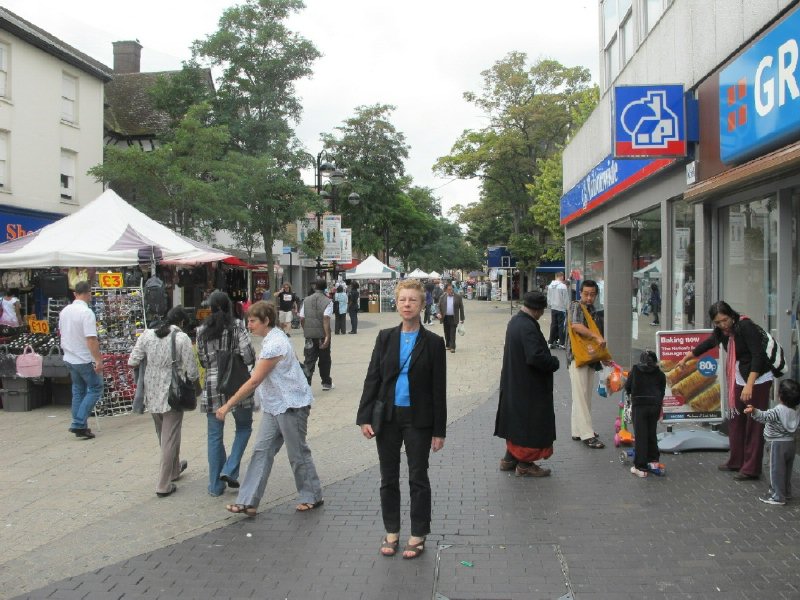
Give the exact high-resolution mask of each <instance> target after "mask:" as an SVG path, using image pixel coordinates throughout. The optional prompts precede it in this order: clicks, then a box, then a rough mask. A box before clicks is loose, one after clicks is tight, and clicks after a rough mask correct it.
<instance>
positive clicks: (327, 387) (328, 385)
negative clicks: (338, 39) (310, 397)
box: [322, 383, 336, 392]
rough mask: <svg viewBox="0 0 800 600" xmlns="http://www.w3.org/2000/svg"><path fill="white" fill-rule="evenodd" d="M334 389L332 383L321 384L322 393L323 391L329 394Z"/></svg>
mask: <svg viewBox="0 0 800 600" xmlns="http://www.w3.org/2000/svg"><path fill="white" fill-rule="evenodd" d="M335 387H336V386H335V385H333V384H332V383H323V384H322V391H323V392H329V391H331V390H332V389H333V388H335Z"/></svg>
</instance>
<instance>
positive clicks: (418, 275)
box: [406, 267, 430, 279]
mask: <svg viewBox="0 0 800 600" xmlns="http://www.w3.org/2000/svg"><path fill="white" fill-rule="evenodd" d="M406 277H410V278H412V279H427V278H428V277H430V276H429V275H428V274H427V273H426V272H425V271H423V270H422V269H420V268H419V267H417V268H416V269H414V270H413V271H411V273H409V274H408V275H406Z"/></svg>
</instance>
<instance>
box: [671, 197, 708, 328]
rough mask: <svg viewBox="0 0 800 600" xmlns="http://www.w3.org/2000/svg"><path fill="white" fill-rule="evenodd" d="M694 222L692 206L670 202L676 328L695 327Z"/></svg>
mask: <svg viewBox="0 0 800 600" xmlns="http://www.w3.org/2000/svg"><path fill="white" fill-rule="evenodd" d="M694 225H695V224H694V206H692V205H691V204H689V203H688V202H683V201H680V202H675V203H673V204H672V293H673V294H674V299H673V301H672V328H673V329H678V330H687V329H694V327H695V324H694V314H695V312H696V305H695V286H696V283H695V280H694V240H695V226H694ZM700 325H701V326H702V322H701V323H700Z"/></svg>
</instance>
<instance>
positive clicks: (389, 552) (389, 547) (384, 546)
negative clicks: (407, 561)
mask: <svg viewBox="0 0 800 600" xmlns="http://www.w3.org/2000/svg"><path fill="white" fill-rule="evenodd" d="M399 546H400V538H399V537H398V538H397V539H396V540H395V541H393V542H390V541H389V537H388V536H386V535H385V536H383V541H382V542H381V550H380V552H381V555H383V556H387V557H388V556H394V555H395V554H397V548H398V547H399Z"/></svg>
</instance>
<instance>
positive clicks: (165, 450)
mask: <svg viewBox="0 0 800 600" xmlns="http://www.w3.org/2000/svg"><path fill="white" fill-rule="evenodd" d="M215 293H222V292H215ZM188 324H189V315H188V314H187V313H186V311H185V310H184V308H183V307H182V306H180V305H178V306H174V307H172V308H171V309H170V310H169V311H168V312H167V315H166V317H164V322H163V324H162V325H161V326H160V327H159V328H158V329H147V330H145V332H144V333H143V334H142V335H140V336H139V339H138V340H136V345H135V346H134V347H133V350H131V355H130V358H129V359H128V365H129V366H131V367H137V366H138V367H140V368H144V369H145V372H144V408H146V409H147V412H149V413H150V414H151V415H152V416H153V423H154V424H155V428H156V436H158V443H159V446H160V447H161V465H160V467H159V471H158V481H157V483H156V495H157V496H158V497H159V498H165V497H167V496H169V495H170V494H172V493H173V492H174V491H175V490H176V489H177V486H176V485H175V483H174V482H175V481H177V480H178V478H180V476H181V473H183V472H184V471H185V470H186V468H187V467H188V466H189V463H188V462H187V461H185V460H181V459H180V453H181V425H182V424H183V411H182V410H175V409H173V408H172V407H170V405H169V387H170V382H171V381H172V347H173V343H174V344H175V356H176V358H177V361H178V365H177V367H178V370H179V372H180V374H181V377H188V379H189V380H191V381H193V382H197V380H198V379H199V378H200V371H199V370H198V368H197V359H196V358H195V357H194V350H193V349H192V340H190V339H189V336H188V335H186V334H185V333H184V332H183V329H184V328H186V327H187V325H188ZM143 365H146V366H143Z"/></svg>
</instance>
